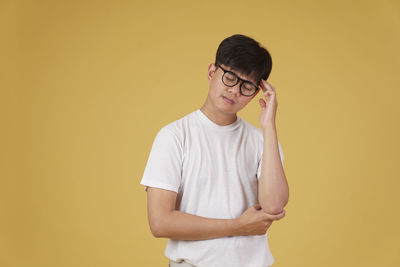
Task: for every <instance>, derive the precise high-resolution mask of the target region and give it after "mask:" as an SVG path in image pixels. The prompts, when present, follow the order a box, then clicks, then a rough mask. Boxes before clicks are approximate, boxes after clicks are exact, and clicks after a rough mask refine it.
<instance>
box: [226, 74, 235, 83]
mask: <svg viewBox="0 0 400 267" xmlns="http://www.w3.org/2000/svg"><path fill="white" fill-rule="evenodd" d="M225 79H227V80H229V81H235V80H236V76H235V75H234V74H233V73H231V72H227V73H226V74H225Z"/></svg>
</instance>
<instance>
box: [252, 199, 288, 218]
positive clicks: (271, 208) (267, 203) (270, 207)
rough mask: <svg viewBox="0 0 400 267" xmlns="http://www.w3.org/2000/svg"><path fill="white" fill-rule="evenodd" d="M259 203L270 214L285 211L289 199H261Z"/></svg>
mask: <svg viewBox="0 0 400 267" xmlns="http://www.w3.org/2000/svg"><path fill="white" fill-rule="evenodd" d="M259 203H260V205H261V208H262V210H263V211H264V212H266V213H268V214H273V215H276V214H279V213H281V212H282V211H283V208H284V207H285V206H286V204H287V201H285V202H280V201H276V202H273V201H271V200H263V199H260V200H259Z"/></svg>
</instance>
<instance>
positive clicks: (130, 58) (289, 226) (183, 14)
mask: <svg viewBox="0 0 400 267" xmlns="http://www.w3.org/2000/svg"><path fill="white" fill-rule="evenodd" d="M0 30H1V35H0V36H1V42H0V88H1V91H0V92H1V93H0V111H1V113H0V114H1V115H0V116H1V117H0V118H1V131H0V135H1V139H0V140H1V141H0V142H1V143H0V145H1V147H0V151H1V152H0V153H1V157H0V177H1V178H0V216H1V217H0V266H4V267H17V266H18V267H19V266H21V267H54V266H57V267H72V266H73V267H91V266H93V267H106V266H119V267H128V266H167V259H166V257H165V256H164V249H165V245H166V242H167V240H166V239H156V238H154V237H153V236H152V234H151V232H150V229H149V226H148V222H147V210H146V204H147V203H146V193H145V191H144V188H143V187H142V186H141V185H140V184H139V182H140V179H141V177H142V174H143V171H144V167H145V164H146V161H147V157H148V155H149V152H150V149H151V145H152V142H153V140H154V137H155V135H156V133H157V132H158V131H159V130H160V129H161V127H163V126H164V125H166V124H167V123H169V122H172V121H174V120H177V119H179V118H181V117H183V116H185V115H187V114H188V113H190V112H192V111H194V110H196V109H198V108H200V107H201V105H202V104H203V102H204V100H205V98H206V95H207V92H208V81H207V79H206V77H207V68H208V65H209V64H210V63H212V62H213V61H214V60H215V53H216V50H217V47H218V45H219V43H220V42H221V41H222V40H223V39H224V38H226V37H228V36H230V35H232V34H235V33H241V34H245V35H249V36H251V37H253V38H255V39H256V40H257V41H259V42H260V43H261V44H262V45H263V46H265V47H266V48H267V49H268V50H269V51H270V52H271V55H272V58H273V69H272V73H271V76H270V79H269V81H270V83H272V84H273V85H274V86H275V87H276V91H277V99H278V111H277V130H278V139H279V142H280V143H281V145H282V148H283V152H284V155H285V173H286V177H287V179H288V183H289V187H290V197H289V203H288V205H287V206H286V208H285V209H286V216H285V218H284V219H283V220H281V221H279V222H275V223H274V224H273V225H272V226H271V228H270V229H269V244H270V248H271V251H272V254H273V256H274V258H275V264H274V266H275V267H290V266H293V267H298V266H307V267H313V266H315V267H317V266H324V267H333V266H335V267H336V266H341V267H343V266H346V267H347V266H349V267H353V266H363V267H373V266H385V267H397V266H400V253H399V251H400V245H399V240H400V230H399V225H400V215H399V208H398V204H399V203H400V196H399V194H398V190H399V186H400V182H399V179H400V171H399V151H400V145H399V136H400V127H399V115H400V106H399V104H398V101H399V96H400V93H399V90H400V75H399V69H400V53H399V47H400V2H399V1H398V0H379V1H378V0H375V1H373V0H364V1H345V0H337V1H317V0H304V1H294V0H289V1H272V0H265V1H225V0H223V1H222V0H221V1H196V2H195V1H151V0H150V1H120V0H116V1H85V0H83V1H82V0H81V1H76V0H73V1H45V0H39V1H28V0H26V1H22V0H14V1H7V0H5V1H4V0H3V1H0ZM259 98H260V95H258V96H256V97H255V99H254V100H253V101H252V102H251V103H250V104H249V105H248V106H247V107H246V108H245V109H244V110H243V111H242V112H240V113H239V116H241V117H242V118H243V119H245V120H247V121H248V122H250V123H252V124H253V125H256V126H258V127H259V124H258V116H259V111H260V108H259V106H258V99H259Z"/></svg>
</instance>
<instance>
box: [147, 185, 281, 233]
mask: <svg viewBox="0 0 400 267" xmlns="http://www.w3.org/2000/svg"><path fill="white" fill-rule="evenodd" d="M176 196H177V193H176V192H174V191H169V190H164V189H159V188H153V187H148V190H147V208H148V219H149V224H150V229H151V232H152V233H153V235H154V236H155V237H159V238H160V237H164V238H170V239H177V240H204V239H212V238H218V237H225V236H237V235H263V234H265V233H266V231H267V230H268V228H269V227H270V225H271V224H272V221H273V220H279V219H281V218H283V217H284V216H285V212H284V211H283V212H282V213H280V214H278V215H271V214H267V213H265V212H262V211H260V209H261V207H260V206H259V205H257V206H252V207H250V208H249V209H247V210H246V211H245V212H244V213H243V214H242V215H241V216H240V217H239V218H235V219H212V218H205V217H201V216H196V215H192V214H188V213H185V212H181V211H178V210H176V209H175V203H176Z"/></svg>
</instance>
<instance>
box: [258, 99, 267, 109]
mask: <svg viewBox="0 0 400 267" xmlns="http://www.w3.org/2000/svg"><path fill="white" fill-rule="evenodd" d="M258 102H259V103H260V107H261V109H263V110H264V109H265V108H266V107H267V103H265V101H264V99H262V98H260V100H258Z"/></svg>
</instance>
